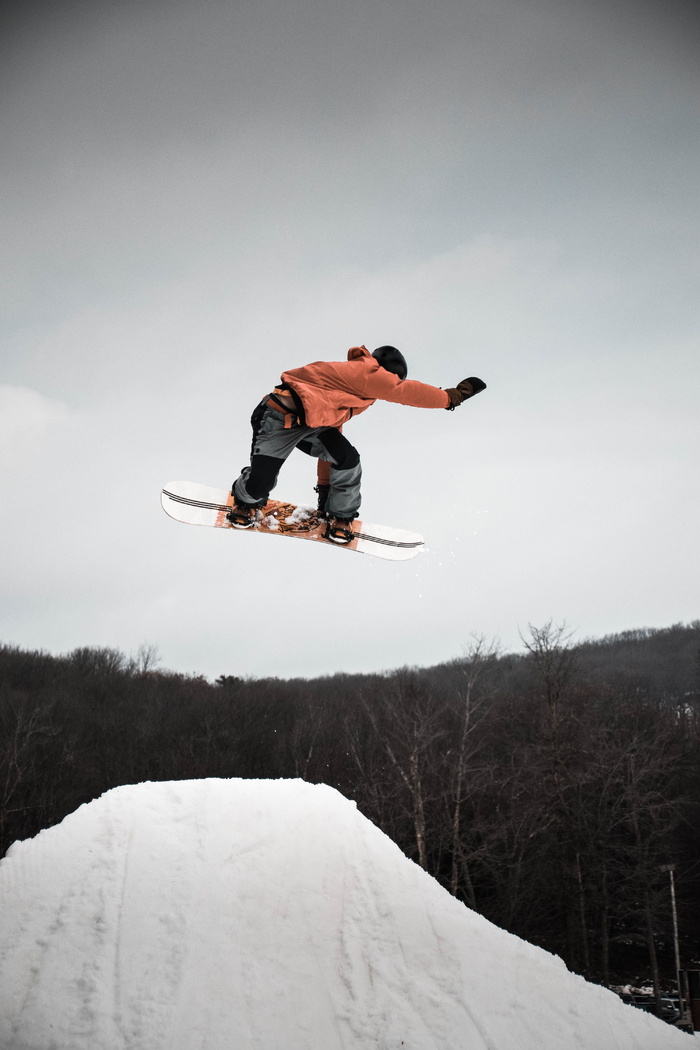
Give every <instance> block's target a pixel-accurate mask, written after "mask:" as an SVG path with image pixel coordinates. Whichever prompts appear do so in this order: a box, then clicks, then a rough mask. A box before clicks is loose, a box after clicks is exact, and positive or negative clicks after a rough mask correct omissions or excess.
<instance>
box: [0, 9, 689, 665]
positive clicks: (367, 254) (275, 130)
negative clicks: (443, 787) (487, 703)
mask: <svg viewBox="0 0 700 1050" xmlns="http://www.w3.org/2000/svg"><path fill="white" fill-rule="evenodd" d="M16 8H17V10H16V13H15V15H14V16H13V18H12V19H11V20H10V21H9V22H7V23H6V24H5V27H4V30H3V33H2V38H3V54H2V55H1V56H0V76H1V78H2V129H1V131H2V143H3V148H2V159H1V160H0V164H1V170H2V186H3V190H2V194H1V195H0V209H1V210H2V228H3V233H2V238H1V244H0V251H1V252H2V257H3V274H2V295H3V299H4V306H3V314H2V321H1V329H0V337H1V345H2V360H1V371H0V437H1V446H0V486H1V490H0V491H1V502H2V511H1V512H2V531H3V535H2V544H1V546H0V559H1V561H0V575H1V579H2V583H1V585H0V586H1V587H2V600H1V608H0V640H2V641H4V642H6V643H10V644H15V645H20V646H22V647H28V648H39V649H46V650H49V651H52V652H66V651H68V650H70V649H73V648H75V647H77V646H83V645H96V646H97V645H99V646H102V645H104V646H113V647H116V648H119V649H122V650H124V651H125V652H128V653H131V652H134V651H135V650H136V649H137V648H138V647H139V646H140V645H141V644H144V643H145V644H151V645H157V646H158V648H159V652H160V656H161V660H162V666H163V667H167V668H171V669H174V670H179V671H183V672H188V673H201V674H204V675H206V676H208V677H211V678H214V677H216V676H218V675H219V674H236V675H254V676H262V675H268V674H269V675H278V676H280V677H289V676H297V675H302V676H313V675H316V674H325V673H333V672H336V671H372V670H379V669H388V668H393V667H397V666H402V665H405V664H419V665H428V664H432V663H437V662H439V661H442V660H449V659H452V658H454V657H458V656H460V655H462V654H463V652H464V650H465V647H466V646H467V645H468V644H469V640H470V637H471V635H472V634H479V635H484V636H485V637H486V638H488V639H498V640H500V643H501V645H502V647H503V648H505V649H506V650H517V649H519V648H520V646H521V641H520V633H521V632H526V631H527V625H528V623H532V624H535V625H541V624H543V623H544V622H546V621H547V620H549V619H550V618H552V619H554V621H555V622H557V623H560V622H562V621H566V622H567V623H568V624H569V626H570V627H571V629H573V630H574V631H575V636H576V637H577V638H579V639H582V638H584V637H588V636H600V635H604V634H607V633H611V632H616V631H621V630H626V629H629V628H634V627H640V626H655V627H661V626H666V625H668V624H671V623H674V622H678V621H685V622H687V621H690V620H694V619H697V618H698V617H699V616H700V600H699V595H700V586H699V584H700V580H699V578H698V577H699V572H698V536H700V493H699V488H698V475H699V470H698V466H699V464H698V459H699V458H700V433H699V430H700V427H699V425H698V397H699V380H700V345H699V344H700V340H699V339H698V335H699V332H700V324H699V318H700V265H699V261H698V257H699V254H700V206H699V201H700V179H699V172H700V164H699V160H700V156H699V154H700V148H699V147H700V94H699V90H700V73H699V71H698V70H699V67H698V59H699V57H700V55H699V50H698V17H697V13H694V12H697V7H696V5H695V4H691V3H687V4H684V3H674V2H673V0H670V2H669V0H659V2H658V3H656V2H638V3H632V2H628V3H625V4H622V3H619V2H616V0H612V2H605V3H604V2H603V0H600V2H597V0H461V2H459V0H431V2H430V3H427V2H425V0H420V2H419V0H345V2H342V3H341V0H275V2H272V0H198V2H197V3H187V2H185V0H143V2H133V0H132V2H128V0H123V2H119V3H104V2H100V0H90V2H87V0H80V2H75V3H72V4H71V3H65V2H62V3H60V4H36V3H31V2H27V3H25V4H22V5H16ZM358 343H365V344H366V345H367V346H368V347H369V348H370V350H371V349H373V348H374V347H376V346H378V345H380V344H383V343H392V344H394V345H396V346H398V347H400V348H401V350H402V351H403V352H404V354H405V356H406V357H407V359H408V363H409V369H410V374H411V376H412V378H415V379H421V380H423V381H425V382H428V383H431V384H433V385H435V386H443V387H445V386H454V385H456V383H457V382H459V380H461V379H463V378H464V377H465V376H468V375H478V376H481V377H482V378H483V379H484V380H485V381H486V382H487V383H488V390H487V391H485V392H484V393H483V394H481V395H479V397H478V398H476V399H475V400H474V401H472V402H470V403H468V404H466V405H464V406H463V407H461V408H460V409H459V410H457V411H455V412H453V413H448V412H442V411H426V410H419V409H411V408H404V407H401V406H393V405H386V404H381V403H377V404H376V405H375V406H374V407H373V408H372V409H371V410H370V411H369V412H368V413H366V414H365V415H363V416H362V417H361V418H359V419H357V420H354V421H353V422H352V423H351V424H349V425H348V427H347V428H346V433H347V436H348V437H349V438H350V440H351V441H352V442H353V443H354V444H356V445H357V446H358V448H359V450H360V452H361V454H362V461H363V468H364V486H363V492H364V499H363V507H362V516H363V517H364V518H365V519H366V520H370V521H377V522H384V523H386V524H395V525H400V526H404V527H406V528H410V529H415V530H418V531H422V532H423V533H424V534H425V536H426V538H427V541H428V548H429V549H428V551H427V553H426V554H424V555H423V556H422V557H421V558H419V559H417V560H416V561H414V562H409V563H405V564H401V565H392V564H390V563H381V562H378V561H376V560H374V559H370V558H363V557H361V556H358V555H353V554H350V553H348V552H341V551H337V550H333V549H325V548H319V547H317V546H313V545H305V544H300V543H293V542H292V541H283V540H275V539H269V538H266V537H260V536H254V535H250V534H245V535H241V534H236V533H229V532H225V533H224V532H220V531H218V530H213V529H197V528H192V527H188V526H185V525H180V524H178V523H176V522H173V521H172V520H170V519H169V518H167V517H166V516H165V515H164V514H163V512H162V511H161V509H160V505H159V492H160V488H161V487H162V485H163V484H165V483H166V482H168V481H170V480H173V479H185V480H192V481H200V482H203V483H206V484H212V485H221V486H222V487H227V486H228V485H229V484H230V482H231V480H232V479H233V478H234V477H235V476H236V475H237V473H238V471H239V469H240V468H241V467H242V466H243V464H244V463H245V462H246V460H247V455H248V449H249V440H250V437H249V435H250V430H249V417H250V413H251V411H252V409H253V407H254V406H255V404H256V403H257V401H258V400H259V399H260V397H261V396H262V395H263V394H265V393H266V392H268V391H269V389H270V388H271V387H272V386H273V385H274V383H275V382H276V381H277V379H278V377H279V375H280V373H281V372H282V371H283V370H284V369H286V368H290V367H296V366H299V365H302V364H305V363H307V362H309V361H314V360H319V359H324V358H325V359H331V360H333V359H335V360H338V359H342V358H344V357H345V354H346V351H347V349H348V347H350V346H353V345H355V344H358ZM313 484H314V464H313V463H312V462H311V461H310V460H308V459H307V458H306V457H304V456H302V455H301V454H298V455H297V456H296V457H295V458H293V460H290V462H289V464H288V466H287V467H286V468H285V471H284V473H283V474H282V477H281V482H280V485H279V487H278V490H277V494H278V495H279V496H281V497H282V498H285V499H290V500H296V501H300V502H311V501H312V500H313V498H314V497H313V492H312V486H313Z"/></svg>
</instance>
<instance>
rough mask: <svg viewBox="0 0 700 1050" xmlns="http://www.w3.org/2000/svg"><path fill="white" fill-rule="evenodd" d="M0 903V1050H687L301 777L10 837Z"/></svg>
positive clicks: (198, 789)
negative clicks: (496, 921) (497, 922)
mask: <svg viewBox="0 0 700 1050" xmlns="http://www.w3.org/2000/svg"><path fill="white" fill-rule="evenodd" d="M0 914H1V918H0V946H1V947H0V1047H1V1048H2V1050H166V1048H167V1050H375V1048H376V1050H401V1048H402V1050H665V1048H669V1050H672V1048H676V1047H677V1048H678V1050H683V1048H689V1047H691V1046H693V1045H695V1044H694V1041H693V1040H691V1039H690V1038H689V1037H688V1036H685V1035H683V1034H681V1033H679V1032H677V1031H675V1030H673V1029H672V1028H669V1027H668V1026H666V1025H664V1024H662V1023H661V1022H660V1021H658V1020H656V1019H654V1018H652V1017H650V1016H649V1015H647V1014H644V1013H642V1012H640V1011H637V1010H635V1009H633V1008H631V1007H628V1006H625V1005H624V1004H623V1003H622V1002H621V1001H620V1000H619V999H618V998H617V996H615V995H614V994H613V993H612V992H608V991H605V990H604V989H602V988H599V987H597V986H595V985H591V984H588V983H587V982H586V981H584V980H583V979H582V978H580V977H577V976H575V975H573V974H571V973H569V972H568V970H567V969H566V967H565V966H564V964H563V963H562V961H561V960H560V959H558V958H556V957H555V956H552V955H548V954H547V953H546V952H544V951H542V950H540V949H539V948H535V947H532V946H531V945H529V944H526V943H525V942H524V941H521V940H519V939H518V938H516V937H513V936H511V935H510V934H507V933H505V932H503V931H502V930H500V929H498V928H497V927H495V926H493V925H492V924H491V923H489V922H487V921H486V920H485V919H483V918H482V917H480V916H479V915H476V914H475V913H473V912H471V911H469V910H468V909H467V908H466V907H465V906H464V905H462V904H460V903H459V902H458V901H456V900H455V899H454V898H453V897H451V896H450V894H449V893H447V892H446V891H445V890H444V889H442V887H441V886H439V885H438V883H437V882H435V880H434V879H432V878H431V877H430V876H429V875H426V874H425V872H423V871H422V870H421V869H420V868H418V867H417V866H416V865H415V864H413V863H412V862H411V861H409V860H407V859H406V857H405V856H404V855H403V854H402V853H401V851H400V850H399V849H398V847H397V846H396V845H394V843H392V842H391V840H390V839H388V838H387V837H386V836H385V835H384V834H382V832H380V831H379V830H378V829H377V828H376V827H375V826H374V825H373V824H372V823H371V822H370V821H368V820H367V819H365V818H364V817H362V816H361V815H360V814H359V813H358V811H357V809H356V807H355V805H354V803H351V802H348V801H347V800H346V799H344V798H343V797H342V796H341V795H339V794H338V793H337V792H336V791H334V790H332V789H331V788H328V787H323V786H312V785H309V784H306V783H304V782H303V781H298V780H286V781H285V780H279V781H251V780H198V781H180V782H172V783H148V784H140V785H137V786H133V787H121V788H116V789H115V790H113V791H109V792H107V793H106V794H105V795H103V796H102V797H101V798H100V799H98V800H96V801H95V802H91V803H90V804H89V805H85V806H81V807H80V809H78V810H77V811H76V812H75V813H73V814H72V815H71V816H69V817H67V818H66V819H65V820H64V821H63V822H62V823H61V824H60V825H58V826H57V827H54V828H51V829H49V830H48V831H43V832H41V833H40V834H39V835H37V836H36V838H34V839H31V840H28V841H26V842H19V843H15V845H14V846H13V847H12V848H11V850H10V851H9V853H8V856H7V857H6V859H5V860H3V861H2V862H0Z"/></svg>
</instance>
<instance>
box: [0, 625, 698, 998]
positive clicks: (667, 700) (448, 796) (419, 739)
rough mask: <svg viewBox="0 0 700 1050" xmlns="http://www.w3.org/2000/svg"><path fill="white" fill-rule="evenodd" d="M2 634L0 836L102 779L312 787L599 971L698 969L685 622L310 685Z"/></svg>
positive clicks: (479, 649) (449, 881)
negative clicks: (178, 670)
mask: <svg viewBox="0 0 700 1050" xmlns="http://www.w3.org/2000/svg"><path fill="white" fill-rule="evenodd" d="M155 655H156V654H155V652H154V651H153V649H151V648H148V647H143V648H142V649H141V650H140V652H139V653H138V654H137V656H136V657H135V658H129V657H127V656H125V655H124V654H122V653H120V652H118V651H116V650H114V649H108V648H81V649H76V650H75V651H74V652H72V653H69V654H67V655H65V656H52V655H49V654H47V653H44V652H28V651H24V650H21V649H18V648H15V647H12V646H2V647H0V850H1V851H2V854H4V852H5V851H6V849H7V848H8V847H9V845H10V844H11V843H12V842H13V841H14V840H16V839H21V838H27V837H29V836H32V835H34V834H36V832H37V831H39V830H40V829H42V828H45V827H48V826H51V825H52V824H55V823H57V822H58V821H60V820H61V819H62V818H63V817H64V816H66V815H67V814H68V813H70V812H72V811H73V810H74V809H76V808H77V807H78V806H79V805H80V804H81V803H83V802H87V801H90V800H91V799H93V798H96V797H97V796H98V795H100V794H101V793H102V792H103V791H106V790H108V789H109V788H112V787H115V786H118V785H120V784H127V783H138V782H141V781H145V780H178V779H193V778H202V777H244V778H279V777H302V778H303V779H305V780H308V781H310V782H312V783H326V784H330V785H331V786H333V787H335V788H337V789H338V790H339V791H340V792H342V793H343V794H344V795H345V796H347V797H348V798H352V799H354V800H355V801H356V802H357V805H358V808H359V809H360V811H361V812H362V813H364V814H365V815H366V816H367V817H369V818H370V819H371V820H372V821H373V822H374V823H376V824H377V825H378V826H379V827H380V828H381V829H382V830H383V831H384V832H385V833H386V834H387V835H389V836H390V837H391V838H392V839H393V840H394V841H395V842H396V843H397V844H398V845H399V846H400V847H401V849H402V850H403V851H404V852H405V853H406V854H407V856H409V857H411V858H412V859H413V860H415V861H416V863H418V864H420V865H421V866H422V867H423V868H425V870H426V871H428V872H429V873H430V874H431V875H433V876H434V877H435V878H436V879H437V880H438V881H439V882H440V883H441V884H442V885H443V886H444V887H445V888H446V889H447V890H449V891H450V892H451V893H452V894H454V895H455V896H456V897H458V898H459V899H461V900H463V901H464V902H465V903H466V904H467V905H468V906H469V907H470V908H473V909H475V910H476V911H478V912H480V913H482V914H483V915H485V916H486V917H487V918H489V919H491V920H492V921H493V922H495V923H497V924H498V925H499V926H502V927H504V928H505V929H507V930H510V931H511V932H513V933H515V934H517V935H519V936H521V937H524V938H526V939H527V940H529V941H531V942H533V943H535V944H539V945H541V946H542V947H544V948H546V949H547V950H549V951H552V952H555V953H557V954H559V955H561V956H562V957H563V958H564V960H565V962H566V963H567V965H569V967H570V968H571V969H573V970H576V971H577V972H579V973H582V974H583V975H584V976H587V977H589V978H591V979H594V980H599V981H601V982H603V983H606V984H609V983H611V982H614V981H615V980H629V979H630V978H631V977H632V976H634V975H639V976H640V977H641V976H643V977H646V978H648V979H649V980H651V981H653V983H654V986H655V988H656V991H657V995H660V993H661V989H662V987H663V985H664V981H665V980H667V979H668V978H669V977H670V976H671V974H672V972H673V970H674V962H673V959H674V955H673V944H672V939H671V935H672V928H671V909H670V901H669V883H668V879H669V876H668V871H667V866H668V865H669V864H673V865H675V869H676V887H677V891H678V900H679V916H680V933H681V941H682V955H683V963H684V965H686V966H692V965H695V966H700V961H699V960H700V903H699V902H700V893H699V892H698V891H699V890H700V835H699V834H698V830H699V828H700V746H699V745H700V621H699V622H696V623H693V624H691V625H688V626H684V625H676V626H674V627H671V628H668V629H665V630H663V631H650V630H649V631H647V630H645V631H633V632H627V633H625V634H622V635H615V636H612V637H609V638H605V639H602V640H597V641H595V640H594V641H586V642H583V643H580V644H576V645H574V644H573V643H572V641H571V638H570V636H569V635H568V633H567V631H566V628H565V627H563V626H556V625H554V624H552V623H548V624H545V625H544V626H542V627H530V629H529V632H528V634H527V635H525V636H524V637H523V652H522V653H519V654H517V655H513V654H505V655H504V654H501V653H500V652H499V651H498V650H497V649H496V647H495V646H493V645H489V644H487V643H486V642H485V641H484V640H483V639H474V640H473V642H472V644H471V645H470V646H469V648H468V650H467V651H466V652H465V654H464V655H463V656H462V657H461V658H459V659H456V660H453V661H451V662H449V663H446V664H441V665H439V666H437V667H433V668H423V669H418V668H402V669H399V670H397V671H393V672H391V673H385V674H373V675H342V674H339V675H334V676H331V677H324V678H317V679H310V680H306V679H293V680H280V679H276V678H266V679H244V678H239V677H236V676H234V675H230V674H224V675H222V676H221V677H219V678H218V679H217V680H216V682H214V683H212V682H209V681H207V680H206V679H204V678H202V677H197V676H187V675H182V674H175V673H171V672H167V671H162V670H159V669H158V668H157V663H156V660H155Z"/></svg>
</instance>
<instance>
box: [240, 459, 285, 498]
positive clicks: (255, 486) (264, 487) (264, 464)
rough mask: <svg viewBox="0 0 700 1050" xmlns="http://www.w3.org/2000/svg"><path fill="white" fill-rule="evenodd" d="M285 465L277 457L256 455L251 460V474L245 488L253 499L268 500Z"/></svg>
mask: <svg viewBox="0 0 700 1050" xmlns="http://www.w3.org/2000/svg"><path fill="white" fill-rule="evenodd" d="M283 463H284V460H283V459H277V457H276V456H261V455H254V456H253V457H252V458H251V460H250V473H249V475H248V477H247V478H246V482H245V487H246V488H247V489H248V492H249V493H250V495H251V496H252V497H253V499H255V500H259V499H267V497H268V496H269V495H270V492H271V491H272V490H273V488H274V487H275V484H276V482H277V475H278V474H279V472H280V468H281V466H282V464H283Z"/></svg>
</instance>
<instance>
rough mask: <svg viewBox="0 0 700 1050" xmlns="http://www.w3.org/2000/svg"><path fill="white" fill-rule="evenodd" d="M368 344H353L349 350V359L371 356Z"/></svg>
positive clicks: (355, 359)
mask: <svg viewBox="0 0 700 1050" xmlns="http://www.w3.org/2000/svg"><path fill="white" fill-rule="evenodd" d="M371 356H372V355H371V354H370V352H369V350H368V349H367V347H366V346H352V347H350V349H349V350H348V361H357V360H358V359H359V358H360V357H371Z"/></svg>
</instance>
